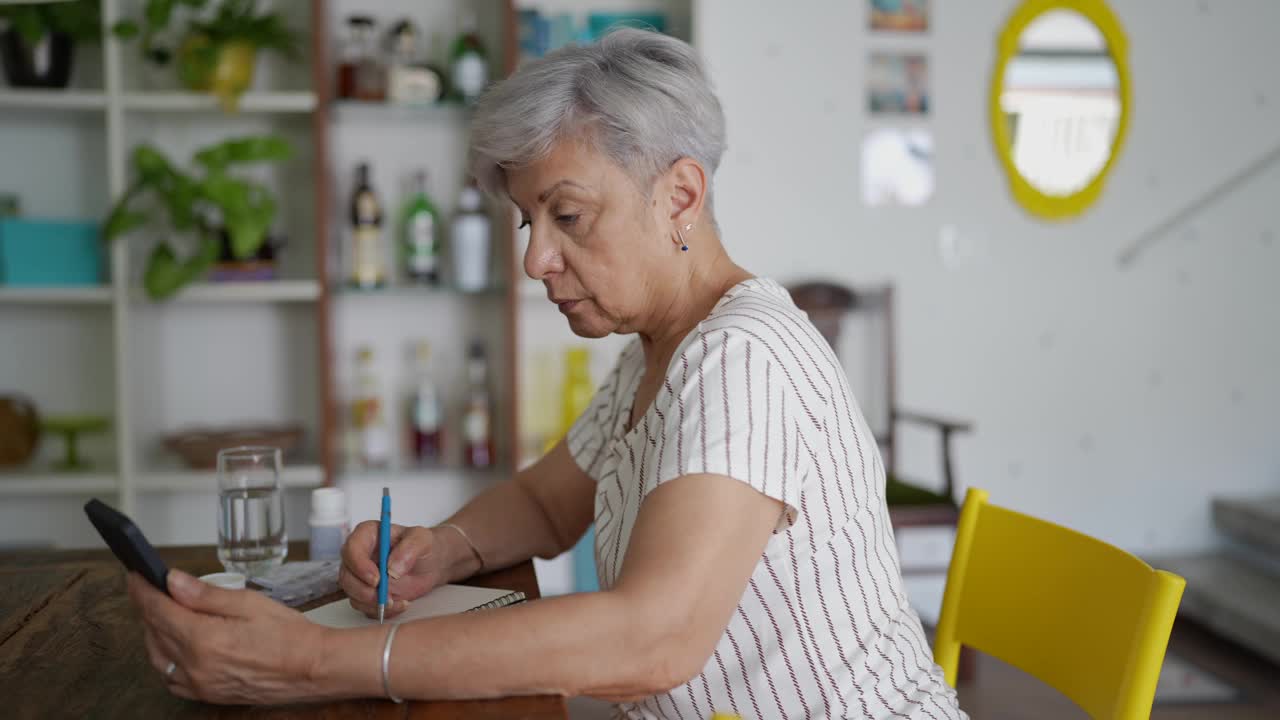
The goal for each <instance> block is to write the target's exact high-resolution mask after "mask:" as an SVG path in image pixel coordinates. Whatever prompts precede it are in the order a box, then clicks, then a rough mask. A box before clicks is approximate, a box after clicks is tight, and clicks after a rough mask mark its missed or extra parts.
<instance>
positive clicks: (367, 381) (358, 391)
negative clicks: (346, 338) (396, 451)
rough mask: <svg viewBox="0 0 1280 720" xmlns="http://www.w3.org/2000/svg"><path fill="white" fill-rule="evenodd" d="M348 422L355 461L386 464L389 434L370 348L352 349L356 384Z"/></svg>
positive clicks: (366, 464)
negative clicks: (355, 440)
mask: <svg viewBox="0 0 1280 720" xmlns="http://www.w3.org/2000/svg"><path fill="white" fill-rule="evenodd" d="M351 410H352V417H351V425H352V427H353V428H354V430H355V432H356V436H357V442H356V454H357V457H356V459H357V463H356V464H357V465H358V466H359V467H361V468H364V469H366V470H377V469H382V468H385V467H387V464H388V462H389V461H390V459H391V438H390V436H389V434H388V430H387V422H386V418H385V417H384V416H383V413H382V384H381V383H380V382H379V381H378V373H377V370H376V368H375V367H374V363H373V350H372V349H371V348H369V347H368V346H362V347H360V349H359V350H357V351H356V388H355V397H354V398H353V399H352V402H351Z"/></svg>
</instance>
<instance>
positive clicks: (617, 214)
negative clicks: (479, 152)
mask: <svg viewBox="0 0 1280 720" xmlns="http://www.w3.org/2000/svg"><path fill="white" fill-rule="evenodd" d="M507 188H508V191H509V193H510V195H511V199H512V200H513V201H514V202H515V204H516V206H517V207H519V208H520V215H521V222H522V223H528V224H529V225H530V228H529V231H530V232H529V247H528V248H527V249H526V250H525V254H524V269H525V272H526V273H528V275H529V277H531V278H533V279H535V280H541V281H542V282H543V284H544V285H546V288H547V297H548V298H549V299H550V300H551V301H552V302H555V303H556V304H557V305H558V306H559V308H560V312H562V313H564V315H565V317H567V318H568V320H569V327H570V328H572V330H573V332H574V333H575V334H577V335H579V336H581V337H589V338H594V337H604V336H605V335H608V334H610V333H615V332H616V333H630V332H637V331H640V330H641V329H642V325H643V323H644V322H645V320H646V319H647V317H648V316H649V315H651V314H652V310H653V309H654V308H653V306H654V304H655V301H656V300H657V298H659V297H660V296H661V293H660V292H659V287H658V285H660V283H661V282H662V281H663V280H667V281H669V280H670V276H669V275H667V274H664V273H670V272H671V271H672V270H673V269H674V266H673V260H674V258H673V253H674V254H679V248H678V247H675V246H674V245H673V243H672V240H671V231H670V229H668V226H670V225H671V223H670V222H666V223H664V222H662V221H663V218H664V217H665V216H666V215H669V214H670V208H669V207H668V206H669V205H670V204H671V203H669V202H666V199H665V198H663V193H661V192H654V193H653V199H652V200H649V201H646V199H645V195H644V193H642V192H641V191H640V189H639V188H638V187H637V186H636V184H635V182H634V181H632V180H631V178H630V177H628V176H627V175H626V174H625V173H624V172H623V171H622V170H621V169H620V168H618V167H617V166H616V165H615V164H614V163H613V162H611V161H610V160H609V159H608V158H606V157H605V156H603V155H600V154H599V153H597V152H595V151H594V150H591V149H589V148H588V147H584V146H582V145H579V144H577V143H562V144H560V145H559V146H557V147H556V148H555V150H554V151H553V152H552V153H551V154H550V155H548V156H547V157H546V158H545V159H543V160H541V161H539V162H537V163H534V164H531V165H529V166H526V167H522V168H519V169H513V170H508V171H507Z"/></svg>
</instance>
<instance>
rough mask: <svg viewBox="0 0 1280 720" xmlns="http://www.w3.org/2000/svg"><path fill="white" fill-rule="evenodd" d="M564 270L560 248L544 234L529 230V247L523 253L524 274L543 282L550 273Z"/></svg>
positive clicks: (532, 229)
mask: <svg viewBox="0 0 1280 720" xmlns="http://www.w3.org/2000/svg"><path fill="white" fill-rule="evenodd" d="M562 270H564V258H563V257H562V256H561V255H560V248H558V247H557V246H556V244H555V243H554V242H553V241H552V240H551V238H548V237H546V233H542V232H538V230H537V229H535V228H533V227H530V228H529V245H528V246H527V247H526V248H525V251H524V272H525V274H526V275H528V276H529V277H531V278H533V279H534V280H545V279H546V277H547V276H548V275H550V274H552V273H557V272H561V271H562Z"/></svg>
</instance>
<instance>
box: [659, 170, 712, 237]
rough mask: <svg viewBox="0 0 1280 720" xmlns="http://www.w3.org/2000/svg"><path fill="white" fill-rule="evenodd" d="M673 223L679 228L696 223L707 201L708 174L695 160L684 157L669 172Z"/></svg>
mask: <svg viewBox="0 0 1280 720" xmlns="http://www.w3.org/2000/svg"><path fill="white" fill-rule="evenodd" d="M667 178H668V180H669V182H668V188H669V192H670V202H671V222H672V223H673V224H675V225H676V226H678V227H684V226H685V225H688V224H690V223H696V222H697V220H698V216H699V215H701V214H702V206H703V205H704V204H706V200H707V174H706V172H705V171H703V169H702V165H701V164H700V163H699V162H698V161H697V160H694V159H693V158H688V157H682V158H680V159H679V160H677V161H675V164H673V165H672V166H671V169H670V170H668V171H667Z"/></svg>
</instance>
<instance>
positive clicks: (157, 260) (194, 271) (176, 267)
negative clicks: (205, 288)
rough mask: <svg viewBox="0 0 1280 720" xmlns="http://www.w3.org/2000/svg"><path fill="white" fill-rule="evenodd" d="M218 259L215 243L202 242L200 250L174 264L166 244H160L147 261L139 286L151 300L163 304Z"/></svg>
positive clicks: (216, 244)
mask: <svg viewBox="0 0 1280 720" xmlns="http://www.w3.org/2000/svg"><path fill="white" fill-rule="evenodd" d="M217 258H218V242H217V240H214V239H212V238H208V237H205V238H202V239H201V241H200V247H199V249H198V250H197V251H196V253H195V254H194V255H192V256H191V257H190V258H187V259H186V260H185V261H180V260H178V257H177V255H176V254H174V252H173V248H172V247H170V246H169V244H168V243H163V242H162V243H160V244H159V245H157V246H156V247H155V249H154V250H152V251H151V256H150V257H148V258H147V268H146V270H145V271H144V272H143V275H142V285H143V287H144V288H145V289H146V291H147V296H148V297H150V298H151V299H152V300H165V299H167V298H170V297H172V296H173V295H174V293H176V292H178V291H179V290H181V289H182V288H183V287H186V286H187V285H188V284H190V283H191V282H192V281H193V280H196V279H197V278H199V277H201V276H203V275H204V274H205V273H206V272H207V271H208V270H209V268H210V267H212V265H213V263H214V261H216V260H217Z"/></svg>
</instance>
